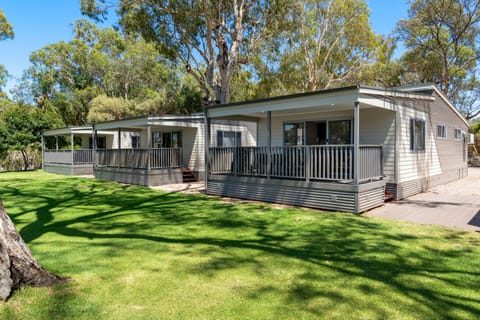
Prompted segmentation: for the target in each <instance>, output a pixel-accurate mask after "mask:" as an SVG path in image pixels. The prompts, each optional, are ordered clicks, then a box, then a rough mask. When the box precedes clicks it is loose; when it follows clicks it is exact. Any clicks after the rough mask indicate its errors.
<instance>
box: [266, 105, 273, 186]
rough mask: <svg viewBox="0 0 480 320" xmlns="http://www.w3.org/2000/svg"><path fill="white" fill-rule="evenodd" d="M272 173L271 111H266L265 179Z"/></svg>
mask: <svg viewBox="0 0 480 320" xmlns="http://www.w3.org/2000/svg"><path fill="white" fill-rule="evenodd" d="M271 171H272V111H267V179H270V173H271Z"/></svg>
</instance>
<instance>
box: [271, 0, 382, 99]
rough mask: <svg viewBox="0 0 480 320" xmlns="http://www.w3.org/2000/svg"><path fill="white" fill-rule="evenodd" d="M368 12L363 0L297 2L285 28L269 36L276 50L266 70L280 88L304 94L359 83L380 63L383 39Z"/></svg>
mask: <svg viewBox="0 0 480 320" xmlns="http://www.w3.org/2000/svg"><path fill="white" fill-rule="evenodd" d="M369 14H370V11H369V9H368V6H367V5H366V3H365V1H363V0H320V1H314V0H297V1H294V2H292V4H291V6H290V8H289V11H288V12H287V14H286V15H285V17H284V25H286V27H285V26H284V25H282V26H281V28H280V29H279V30H278V35H277V36H274V37H272V38H271V39H269V40H270V42H271V47H274V48H275V50H274V56H273V57H272V56H270V58H272V60H273V62H272V61H271V62H270V63H269V64H270V67H268V66H266V68H267V69H269V70H270V72H271V77H273V78H274V79H273V80H274V82H276V83H277V84H276V86H282V87H283V88H284V90H285V91H287V92H299V91H315V90H319V89H326V88H332V87H337V86H340V85H344V84H348V83H354V82H356V80H357V79H358V76H359V75H360V74H361V72H362V70H363V68H364V67H365V66H366V65H369V64H370V63H372V62H373V61H375V58H376V54H377V48H378V45H379V42H380V41H381V38H380V37H378V36H377V35H375V33H374V32H373V31H372V29H371V26H370V21H369ZM266 54H267V55H270V54H271V49H270V48H267V52H266ZM267 60H268V58H267ZM262 73H263V74H267V75H268V74H269V72H266V73H264V71H262ZM275 79H277V80H276V81H275Z"/></svg>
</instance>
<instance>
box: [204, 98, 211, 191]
mask: <svg viewBox="0 0 480 320" xmlns="http://www.w3.org/2000/svg"><path fill="white" fill-rule="evenodd" d="M203 145H204V146H205V150H204V153H205V159H204V161H205V163H204V170H205V173H204V176H205V177H204V180H205V192H207V191H208V174H209V172H210V170H209V157H210V156H209V152H210V150H209V149H210V119H209V118H208V109H207V107H205V110H204V143H203Z"/></svg>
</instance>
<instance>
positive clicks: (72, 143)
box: [70, 132, 75, 167]
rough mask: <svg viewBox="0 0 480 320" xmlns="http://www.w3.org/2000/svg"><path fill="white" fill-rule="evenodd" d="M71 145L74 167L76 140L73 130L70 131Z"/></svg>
mask: <svg viewBox="0 0 480 320" xmlns="http://www.w3.org/2000/svg"><path fill="white" fill-rule="evenodd" d="M70 147H71V150H72V167H73V165H74V164H75V163H74V160H75V158H74V155H73V153H74V151H75V142H74V136H73V132H70Z"/></svg>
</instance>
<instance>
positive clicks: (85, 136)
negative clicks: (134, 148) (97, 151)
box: [42, 126, 117, 175]
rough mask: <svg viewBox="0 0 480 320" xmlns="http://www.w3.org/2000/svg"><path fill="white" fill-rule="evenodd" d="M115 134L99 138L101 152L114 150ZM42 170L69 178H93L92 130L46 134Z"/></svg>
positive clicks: (59, 130)
mask: <svg viewBox="0 0 480 320" xmlns="http://www.w3.org/2000/svg"><path fill="white" fill-rule="evenodd" d="M116 138H117V137H116V136H115V135H114V134H113V133H112V132H99V133H98V134H97V146H98V148H107V147H111V146H112V145H113V144H114V143H115V140H116ZM42 168H43V170H44V171H46V172H51V173H59V174H66V175H92V174H93V129H92V127H91V126H83V127H67V128H59V129H49V130H44V131H43V132H42Z"/></svg>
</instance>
